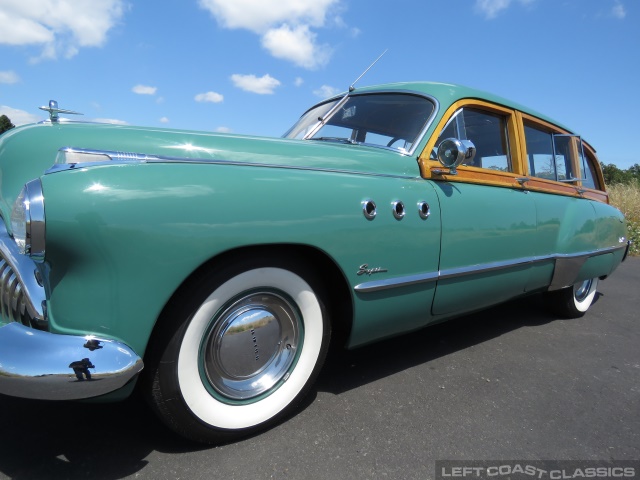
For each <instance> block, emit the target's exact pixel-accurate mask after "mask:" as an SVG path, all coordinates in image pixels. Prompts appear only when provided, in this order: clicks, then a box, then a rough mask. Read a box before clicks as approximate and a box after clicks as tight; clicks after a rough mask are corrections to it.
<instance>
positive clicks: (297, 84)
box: [293, 77, 304, 87]
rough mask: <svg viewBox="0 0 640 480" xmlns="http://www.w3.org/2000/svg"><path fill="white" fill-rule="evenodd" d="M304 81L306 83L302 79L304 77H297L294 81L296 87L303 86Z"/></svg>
mask: <svg viewBox="0 0 640 480" xmlns="http://www.w3.org/2000/svg"><path fill="white" fill-rule="evenodd" d="M303 83H304V80H303V79H302V77H296V79H295V80H294V81H293V84H294V85H295V86H296V87H301V86H302V84H303Z"/></svg>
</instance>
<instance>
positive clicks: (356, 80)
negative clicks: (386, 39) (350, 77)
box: [349, 48, 389, 92]
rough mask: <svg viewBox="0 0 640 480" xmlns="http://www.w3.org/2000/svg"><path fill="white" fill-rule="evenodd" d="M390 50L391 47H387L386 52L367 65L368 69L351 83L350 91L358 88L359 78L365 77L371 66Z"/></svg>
mask: <svg viewBox="0 0 640 480" xmlns="http://www.w3.org/2000/svg"><path fill="white" fill-rule="evenodd" d="M388 51H389V49H388V48H385V50H384V52H382V53H381V54H380V56H379V57H378V58H376V59H375V60H374V61H373V63H372V64H371V65H369V66H368V67H367V69H366V70H365V71H364V72H362V73H361V74H360V76H359V77H358V78H356V79H355V80H354V81H353V83H352V84H351V86H349V91H350V92H353V91H354V90H355V89H356V87H355V86H354V85H355V84H356V83H357V82H358V80H360V79H361V78H362V77H364V75H365V73H367V72H368V71H369V70H371V67H373V66H374V65H375V64H376V63H378V60H380V59H381V58H382V56H383V55H384V54H385V53H387V52H388Z"/></svg>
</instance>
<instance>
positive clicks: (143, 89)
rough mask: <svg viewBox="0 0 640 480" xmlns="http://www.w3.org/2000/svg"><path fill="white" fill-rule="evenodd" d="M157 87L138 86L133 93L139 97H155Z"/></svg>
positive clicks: (133, 89)
mask: <svg viewBox="0 0 640 480" xmlns="http://www.w3.org/2000/svg"><path fill="white" fill-rule="evenodd" d="M157 90H158V88H157V87H150V86H148V85H136V86H135V87H133V88H132V89H131V91H132V92H133V93H137V94H138V95H155V94H156V91H157Z"/></svg>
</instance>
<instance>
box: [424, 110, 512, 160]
mask: <svg viewBox="0 0 640 480" xmlns="http://www.w3.org/2000/svg"><path fill="white" fill-rule="evenodd" d="M451 137H455V138H458V139H460V140H471V141H472V142H473V144H474V145H475V147H476V156H475V158H474V160H473V163H472V164H468V166H470V167H478V168H487V169H491V170H499V171H502V172H511V171H512V168H511V156H510V154H509V137H508V133H507V117H506V116H504V115H500V114H496V113H493V112H489V111H486V110H479V109H474V108H462V109H460V110H458V111H457V112H456V113H455V114H454V115H453V116H452V117H451V119H450V120H449V122H448V123H447V125H446V126H445V128H444V129H443V130H442V133H441V134H440V137H439V138H438V141H437V142H436V145H435V148H436V149H437V148H438V146H439V145H440V142H442V141H443V140H445V139H447V138H451Z"/></svg>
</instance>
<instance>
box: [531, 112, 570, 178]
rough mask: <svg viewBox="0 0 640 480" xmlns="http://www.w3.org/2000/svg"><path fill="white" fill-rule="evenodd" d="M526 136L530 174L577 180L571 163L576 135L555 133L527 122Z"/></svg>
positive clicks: (540, 176)
mask: <svg viewBox="0 0 640 480" xmlns="http://www.w3.org/2000/svg"><path fill="white" fill-rule="evenodd" d="M524 136H525V140H526V143H527V161H528V164H529V174H530V175H533V176H534V177H539V178H546V179H548V180H558V181H574V180H576V178H575V177H574V175H573V169H572V163H571V149H572V148H573V146H572V145H573V138H574V135H559V134H558V135H554V134H553V132H550V131H548V130H546V129H542V128H539V127H537V126H536V127H534V126H532V125H531V124H527V123H526V122H525V124H524Z"/></svg>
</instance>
